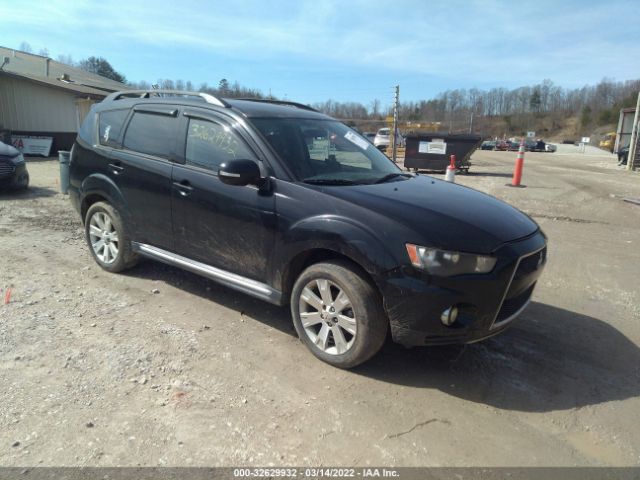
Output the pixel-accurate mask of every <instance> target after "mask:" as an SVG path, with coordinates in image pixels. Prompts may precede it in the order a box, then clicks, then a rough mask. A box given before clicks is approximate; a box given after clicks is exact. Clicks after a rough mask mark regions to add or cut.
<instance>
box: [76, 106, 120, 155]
mask: <svg viewBox="0 0 640 480" xmlns="http://www.w3.org/2000/svg"><path fill="white" fill-rule="evenodd" d="M128 114H129V109H125V110H110V111H108V112H102V113H100V114H99V116H98V128H99V130H98V133H99V138H98V140H99V141H100V145H106V146H108V147H117V146H120V134H121V133H122V127H123V125H124V121H125V120H126V118H127V115H128ZM90 117H91V115H87V120H85V122H87V121H88V120H89V118H90ZM91 143H93V142H91Z"/></svg>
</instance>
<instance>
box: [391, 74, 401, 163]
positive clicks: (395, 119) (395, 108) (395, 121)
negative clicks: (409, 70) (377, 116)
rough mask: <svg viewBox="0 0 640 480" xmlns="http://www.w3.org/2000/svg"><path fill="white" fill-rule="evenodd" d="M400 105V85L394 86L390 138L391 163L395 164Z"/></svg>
mask: <svg viewBox="0 0 640 480" xmlns="http://www.w3.org/2000/svg"><path fill="white" fill-rule="evenodd" d="M399 104H400V85H396V94H395V98H394V101H393V136H392V137H391V141H392V142H393V143H392V144H391V145H392V148H393V153H392V156H391V160H393V163H396V156H397V154H398V145H397V142H396V139H397V135H398V107H399Z"/></svg>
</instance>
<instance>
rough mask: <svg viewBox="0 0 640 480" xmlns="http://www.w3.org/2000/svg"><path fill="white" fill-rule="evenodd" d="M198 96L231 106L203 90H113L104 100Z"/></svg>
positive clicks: (214, 102) (213, 103) (219, 104)
mask: <svg viewBox="0 0 640 480" xmlns="http://www.w3.org/2000/svg"><path fill="white" fill-rule="evenodd" d="M165 96H166V97H171V96H173V97H199V98H202V99H203V100H204V101H205V102H207V103H211V104H212V105H217V106H218V107H225V108H231V105H229V104H228V103H227V102H225V101H224V100H223V99H222V98H218V97H215V96H213V95H210V94H208V93H203V92H189V91H185V90H160V89H158V90H122V91H120V92H113V93H112V94H110V95H109V96H107V97H106V98H105V99H104V101H105V102H110V101H114V100H120V99H121V98H151V97H165Z"/></svg>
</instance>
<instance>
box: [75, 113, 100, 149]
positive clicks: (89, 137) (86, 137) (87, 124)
mask: <svg viewBox="0 0 640 480" xmlns="http://www.w3.org/2000/svg"><path fill="white" fill-rule="evenodd" d="M95 126H96V114H95V112H94V111H93V109H92V110H91V111H90V112H89V113H88V114H87V116H86V117H85V118H84V120H83V121H82V125H80V130H78V138H79V139H80V140H82V141H83V142H85V143H87V144H88V145H93V144H94V143H96V133H95V132H96V130H95Z"/></svg>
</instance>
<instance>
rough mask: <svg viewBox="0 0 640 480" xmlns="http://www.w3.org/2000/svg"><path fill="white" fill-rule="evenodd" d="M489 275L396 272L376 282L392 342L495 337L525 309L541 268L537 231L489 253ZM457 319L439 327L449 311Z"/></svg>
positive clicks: (541, 248)
mask: <svg viewBox="0 0 640 480" xmlns="http://www.w3.org/2000/svg"><path fill="white" fill-rule="evenodd" d="M494 254H495V256H496V257H497V258H498V261H497V263H496V267H495V268H494V270H493V271H492V272H491V273H489V274H485V275H477V274H476V275H458V276H456V277H449V278H442V277H433V276H430V275H427V274H425V273H424V272H420V271H417V270H416V269H414V268H413V267H408V266H407V267H401V268H398V269H396V270H394V271H392V272H390V273H389V275H388V276H387V277H386V278H385V279H384V280H383V281H382V282H380V281H379V282H378V285H379V286H380V288H381V290H382V294H383V298H384V306H385V309H386V312H387V315H388V317H389V322H390V327H391V334H392V336H393V340H394V341H395V342H397V343H400V344H403V345H408V346H410V345H442V344H449V343H472V342H476V341H479V340H482V339H485V338H487V337H491V336H493V335H496V334H498V333H500V332H501V331H503V330H504V329H506V328H507V327H508V326H509V325H510V323H511V322H512V321H513V320H514V319H515V318H516V317H517V316H518V315H519V314H520V313H521V312H522V311H523V310H524V309H525V308H526V306H527V305H528V303H529V301H530V299H531V295H532V293H533V290H534V288H535V284H536V282H537V280H538V278H539V276H540V274H541V273H542V270H543V269H544V265H545V263H546V238H545V237H544V234H543V233H542V232H541V231H539V230H538V231H537V232H536V233H535V234H533V235H531V236H529V237H527V238H525V239H521V240H519V241H515V242H511V243H507V244H505V245H503V246H501V247H500V248H498V249H497V250H496V251H495V252H494ZM454 306H455V307H456V308H457V309H458V312H459V313H458V319H457V320H456V321H455V322H454V323H453V324H452V325H450V326H446V325H444V323H443V322H442V321H441V316H442V314H443V312H444V311H445V310H447V309H448V308H450V307H454Z"/></svg>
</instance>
